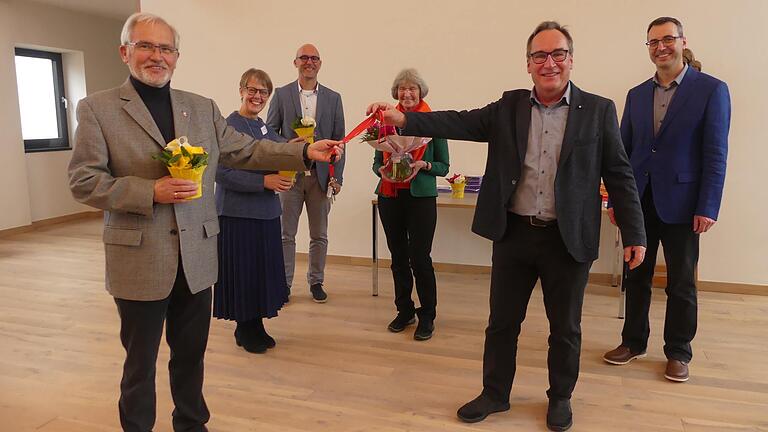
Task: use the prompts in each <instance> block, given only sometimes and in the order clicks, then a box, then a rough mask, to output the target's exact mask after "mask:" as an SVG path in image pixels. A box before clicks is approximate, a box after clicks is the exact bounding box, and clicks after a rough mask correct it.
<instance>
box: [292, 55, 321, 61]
mask: <svg viewBox="0 0 768 432" xmlns="http://www.w3.org/2000/svg"><path fill="white" fill-rule="evenodd" d="M296 58H297V59H299V60H301V61H303V62H304V63H306V62H308V61H310V60H312V63H317V62H319V61H320V57H318V56H314V55H313V56H308V55H301V56H298V57H296Z"/></svg>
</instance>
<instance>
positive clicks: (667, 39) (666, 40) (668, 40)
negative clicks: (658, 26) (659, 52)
mask: <svg viewBox="0 0 768 432" xmlns="http://www.w3.org/2000/svg"><path fill="white" fill-rule="evenodd" d="M682 38H683V37H682V36H664V37H663V38H661V39H651V40H649V41H648V42H646V43H645V44H646V45H648V48H656V47H657V46H659V43H662V44H664V46H672V44H674V43H675V41H676V40H678V39H682Z"/></svg>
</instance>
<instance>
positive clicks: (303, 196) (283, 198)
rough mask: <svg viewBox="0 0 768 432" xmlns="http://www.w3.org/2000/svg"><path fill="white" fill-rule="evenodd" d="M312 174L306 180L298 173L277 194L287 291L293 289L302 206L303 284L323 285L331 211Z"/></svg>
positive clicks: (305, 177) (302, 174)
mask: <svg viewBox="0 0 768 432" xmlns="http://www.w3.org/2000/svg"><path fill="white" fill-rule="evenodd" d="M314 174H315V173H314V172H313V173H312V175H311V176H309V177H307V176H304V173H302V172H299V173H298V174H297V176H296V184H295V185H294V186H293V187H292V188H291V189H290V190H288V191H285V192H281V193H280V204H282V206H283V215H282V216H281V222H282V226H283V257H284V258H285V280H286V282H288V289H290V288H291V286H292V285H293V273H294V271H295V268H296V232H297V231H298V229H299V217H300V216H301V212H302V210H303V208H304V205H305V204H306V206H307V220H308V222H309V238H310V240H309V268H308V270H307V283H309V285H310V286H311V285H314V284H317V283H323V279H324V272H325V257H326V255H327V254H328V213H330V211H331V203H330V201H329V200H328V197H327V196H326V194H325V192H323V190H322V189H321V188H320V184H319V183H318V181H317V177H316V176H315V175H314Z"/></svg>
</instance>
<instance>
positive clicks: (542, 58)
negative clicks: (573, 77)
mask: <svg viewBox="0 0 768 432" xmlns="http://www.w3.org/2000/svg"><path fill="white" fill-rule="evenodd" d="M528 57H530V58H531V60H532V61H533V62H534V63H536V64H543V63H545V62H546V61H547V57H552V60H554V61H555V63H562V62H564V61H565V59H567V58H568V50H566V49H556V50H554V51H552V52H544V51H536V52H535V53H531V54H529V55H528Z"/></svg>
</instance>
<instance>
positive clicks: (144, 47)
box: [125, 41, 179, 56]
mask: <svg viewBox="0 0 768 432" xmlns="http://www.w3.org/2000/svg"><path fill="white" fill-rule="evenodd" d="M125 45H126V46H130V47H133V48H134V49H136V50H137V51H142V52H145V53H153V52H155V50H156V49H158V50H160V54H162V55H164V56H172V55H176V54H178V53H179V50H178V49H177V48H174V47H172V46H170V45H155V44H153V43H152V42H145V41H138V42H128V43H127V44H125Z"/></svg>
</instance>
